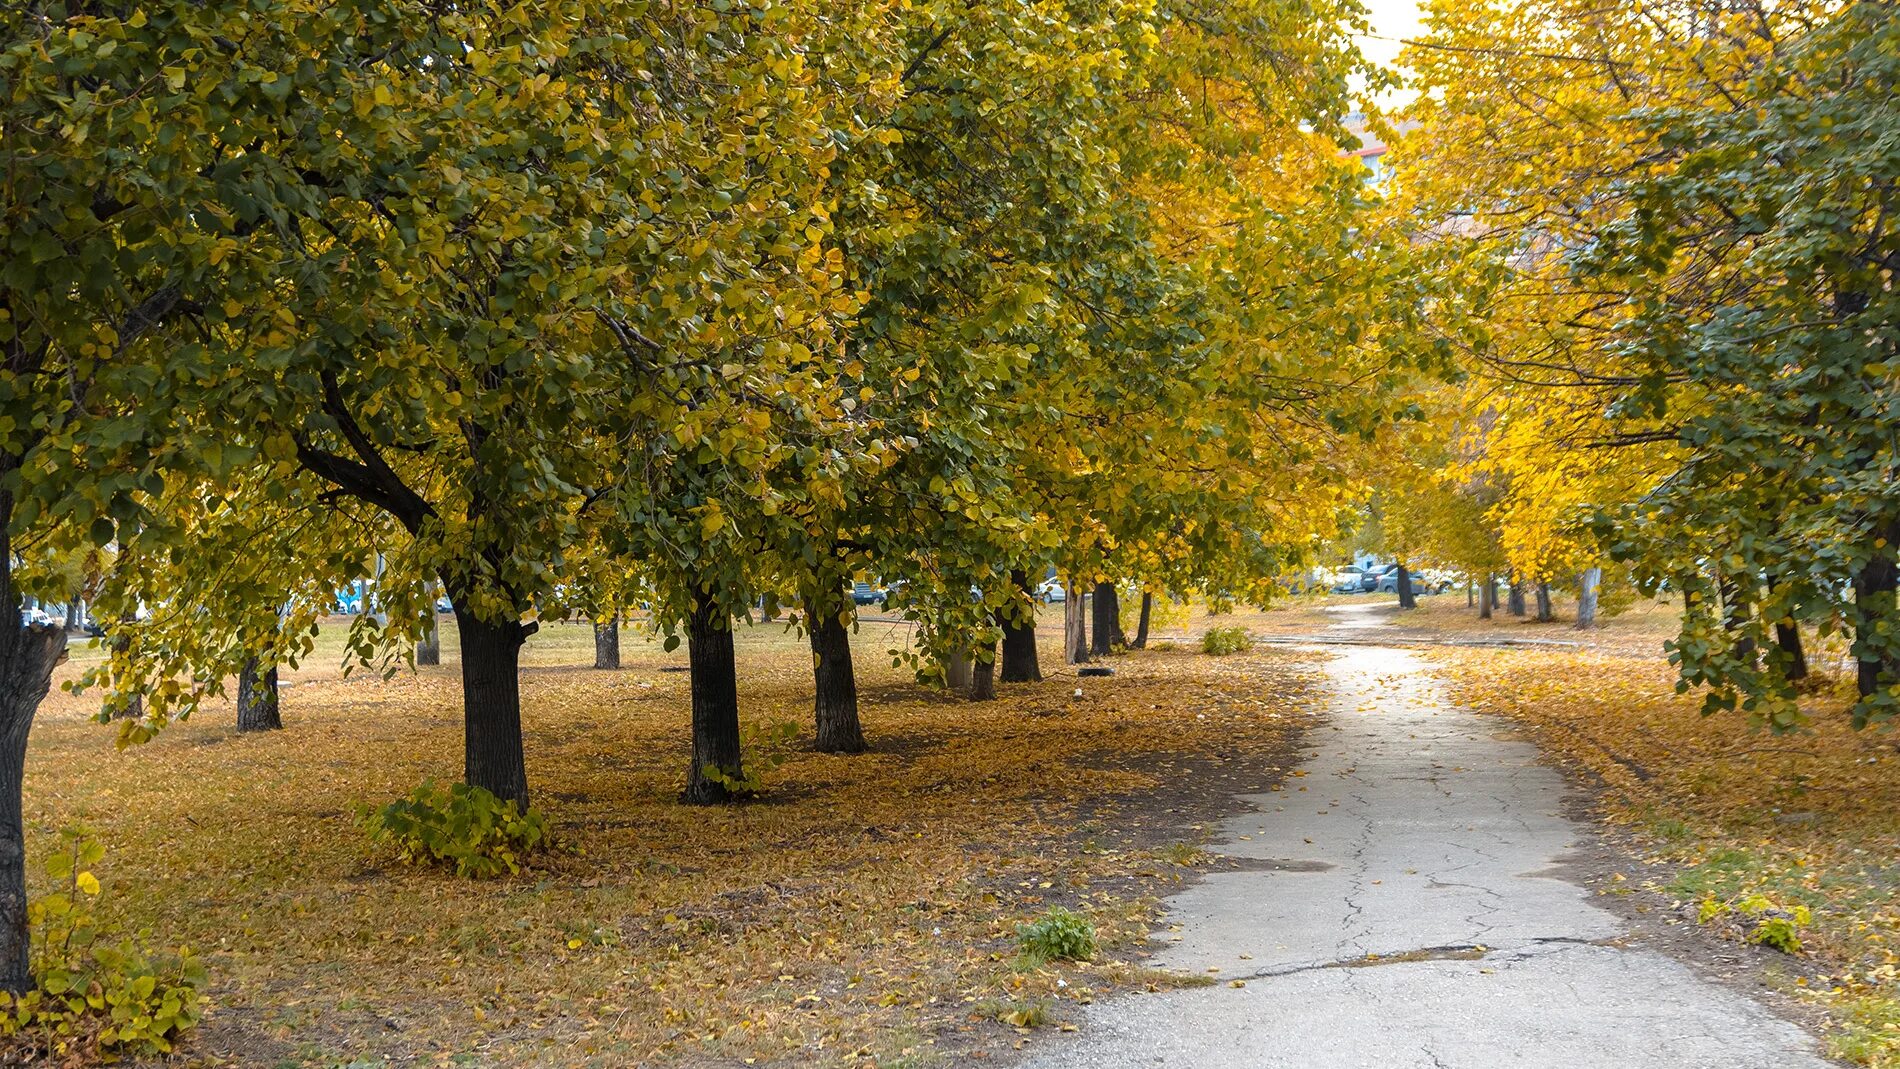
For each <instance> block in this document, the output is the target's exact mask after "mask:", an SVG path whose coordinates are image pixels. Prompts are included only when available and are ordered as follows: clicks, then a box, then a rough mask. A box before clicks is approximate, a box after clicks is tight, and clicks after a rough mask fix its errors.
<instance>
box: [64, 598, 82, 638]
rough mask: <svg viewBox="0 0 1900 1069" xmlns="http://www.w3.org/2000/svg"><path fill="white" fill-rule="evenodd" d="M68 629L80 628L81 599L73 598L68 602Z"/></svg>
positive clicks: (75, 629)
mask: <svg viewBox="0 0 1900 1069" xmlns="http://www.w3.org/2000/svg"><path fill="white" fill-rule="evenodd" d="M66 630H68V631H77V630H79V599H78V598H71V599H68V600H67V602H66Z"/></svg>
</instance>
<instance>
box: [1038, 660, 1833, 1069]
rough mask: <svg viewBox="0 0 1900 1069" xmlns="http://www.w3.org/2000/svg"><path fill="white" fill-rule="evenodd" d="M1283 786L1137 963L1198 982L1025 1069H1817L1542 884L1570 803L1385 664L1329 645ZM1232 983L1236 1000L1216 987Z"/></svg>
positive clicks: (1587, 909) (1410, 677) (1485, 724)
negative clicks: (1321, 695)
mask: <svg viewBox="0 0 1900 1069" xmlns="http://www.w3.org/2000/svg"><path fill="white" fill-rule="evenodd" d="M1333 652H1334V653H1335V656H1334V658H1333V659H1332V661H1331V662H1330V663H1329V665H1328V669H1327V670H1328V673H1329V678H1330V679H1331V681H1332V684H1331V689H1332V692H1333V694H1334V696H1335V700H1334V704H1333V707H1332V710H1331V715H1330V718H1329V719H1327V720H1325V721H1322V722H1321V723H1319V724H1318V725H1316V726H1315V727H1314V729H1313V730H1312V732H1311V734H1309V736H1308V740H1307V741H1308V745H1307V747H1306V749H1307V750H1309V751H1312V756H1310V757H1309V758H1308V759H1307V760H1306V761H1305V763H1304V764H1302V765H1301V766H1300V767H1299V769H1298V770H1296V772H1295V773H1294V774H1293V775H1291V776H1289V777H1287V779H1286V780H1285V784H1284V789H1282V790H1280V791H1275V792H1271V793H1266V794H1253V795H1243V796H1242V800H1243V801H1245V802H1247V803H1250V804H1251V805H1252V806H1253V807H1254V811H1251V812H1246V813H1242V814H1240V815H1238V816H1235V817H1232V818H1230V819H1228V820H1227V821H1225V822H1223V823H1222V824H1221V825H1220V827H1219V828H1218V829H1216V830H1215V832H1214V834H1213V840H1212V842H1211V843H1210V844H1209V849H1211V850H1214V851H1216V852H1218V853H1222V854H1227V855H1230V856H1232V857H1235V858H1238V859H1243V860H1245V861H1247V862H1250V864H1247V865H1246V866H1245V867H1244V868H1243V869H1241V870H1239V871H1225V872H1217V873H1213V874H1210V875H1208V876H1207V877H1206V878H1205V879H1203V880H1202V881H1201V882H1200V883H1198V884H1196V885H1195V886H1193V887H1191V888H1189V889H1187V890H1186V891H1184V892H1183V893H1181V894H1179V895H1177V896H1175V897H1173V898H1171V899H1169V900H1168V903H1167V905H1168V917H1167V919H1168V922H1169V927H1168V929H1167V930H1165V931H1162V932H1159V933H1157V935H1156V938H1157V940H1158V941H1159V942H1160V944H1161V946H1162V948H1163V949H1162V950H1161V951H1160V952H1159V953H1157V954H1156V956H1155V958H1154V959H1153V962H1152V963H1153V964H1155V965H1157V966H1160V967H1162V968H1168V969H1173V970H1178V971H1182V972H1189V973H1196V974H1201V975H1206V976H1210V977H1212V978H1213V979H1214V980H1215V981H1216V983H1215V985H1214V986H1211V987H1202V988H1188V989H1179V990H1173V991H1164V992H1160V993H1157V994H1147V995H1132V996H1127V997H1123V998H1118V999H1113V1000H1110V1001H1107V1002H1104V1003H1099V1004H1097V1005H1094V1006H1090V1007H1087V1008H1086V1009H1085V1012H1084V1016H1083V1019H1082V1021H1081V1022H1080V1023H1081V1024H1082V1028H1081V1031H1080V1032H1079V1033H1078V1034H1077V1035H1076V1036H1074V1037H1070V1038H1066V1039H1065V1040H1064V1041H1063V1042H1062V1043H1061V1044H1060V1045H1054V1046H1052V1047H1050V1048H1047V1049H1045V1050H1044V1051H1043V1052H1042V1053H1040V1054H1039V1055H1037V1056H1036V1057H1034V1058H1032V1059H1030V1060H1029V1061H1028V1062H1027V1063H1026V1066H1027V1067H1028V1069H1120V1067H1134V1066H1142V1067H1153V1066H1194V1067H1197V1069H1230V1067H1231V1069H1267V1067H1275V1066H1288V1067H1293V1066H1297V1067H1300V1069H1346V1067H1355V1069H1356V1067H1375V1066H1376V1067H1378V1069H1406V1067H1412V1066H1418V1067H1422V1069H1489V1067H1495V1066H1550V1067H1552V1069H1598V1067H1601V1069H1635V1067H1642V1069H1703V1067H1706V1069H1825V1067H1827V1066H1830V1065H1833V1064H1834V1063H1832V1062H1829V1061H1827V1060H1826V1059H1824V1058H1823V1057H1822V1056H1821V1055H1820V1053H1819V1050H1818V1045H1817V1044H1816V1043H1815V1041H1814V1040H1813V1038H1812V1037H1810V1036H1809V1035H1808V1034H1807V1033H1806V1032H1804V1031H1802V1030H1801V1029H1800V1028H1798V1027H1796V1026H1795V1025H1793V1024H1791V1023H1789V1022H1787V1021H1784V1020H1782V1019H1780V1018H1778V1017H1776V1016H1774V1015H1773V1014H1772V1013H1770V1012H1769V1011H1768V1010H1767V1009H1765V1008H1764V1007H1762V1006H1761V1005H1759V1004H1757V1003H1755V1002H1753V1001H1751V1000H1749V999H1748V998H1746V997H1745V996H1743V995H1741V994H1739V993H1737V992H1735V991H1733V990H1731V989H1729V988H1726V987H1723V986H1721V985H1719V984H1717V983H1714V982H1712V981H1709V980H1706V979H1703V978H1701V977H1699V976H1697V975H1696V974H1695V973H1694V972H1692V971H1691V970H1690V969H1689V968H1688V967H1686V966H1685V965H1683V964H1682V963H1680V962H1678V961H1676V960H1675V959H1673V958H1670V957H1667V956H1665V955H1663V954H1661V953H1658V952H1656V951H1654V950H1649V949H1644V948H1642V947H1635V946H1625V945H1622V943H1621V942H1620V939H1619V937H1620V936H1621V935H1622V934H1623V930H1622V924H1621V922H1620V921H1619V920H1618V918H1616V917H1615V916H1613V915H1612V914H1610V913H1609V912H1607V911H1605V910H1603V909H1601V908H1599V907H1597V906H1596V905H1594V904H1593V903H1592V902H1591V895H1590V893H1589V892H1588V891H1586V890H1585V889H1584V888H1582V887H1580V886H1577V885H1576V884H1573V883H1570V882H1567V881H1566V880H1564V879H1563V878H1561V876H1560V875H1559V874H1558V872H1557V869H1556V866H1557V865H1558V863H1559V862H1560V861H1561V859H1562V857H1563V855H1564V853H1565V852H1566V850H1567V849H1569V848H1570V847H1571V845H1572V844H1573V843H1574V841H1575V840H1576V838H1577V837H1578V835H1579V833H1580V829H1578V828H1577V827H1576V826H1575V825H1574V824H1572V823H1571V822H1570V821H1569V820H1568V819H1567V818H1565V817H1564V815H1563V802H1564V799H1565V793H1566V790H1567V788H1566V786H1565V784H1564V781H1563V779H1562V778H1561V777H1560V776H1559V775H1558V774H1557V773H1556V772H1555V771H1553V770H1551V769H1549V768H1546V767H1544V766H1542V765H1540V764H1539V763H1538V760H1537V750H1536V748H1535V747H1534V746H1532V745H1531V744H1529V743H1528V742H1524V741H1520V740H1517V739H1515V738H1513V737H1512V735H1511V732H1510V731H1509V726H1508V724H1507V723H1506V722H1504V721H1501V720H1492V719H1486V718H1482V717H1479V716H1478V715H1477V714H1475V713H1471V712H1469V711H1466V710H1462V709H1458V708H1456V707H1454V706H1452V705H1449V704H1447V703H1446V702H1445V701H1444V699H1443V696H1442V694H1441V690H1440V687H1439V684H1438V683H1437V681H1436V680H1435V678H1434V677H1433V676H1432V675H1431V672H1430V669H1429V667H1428V666H1427V665H1426V663H1425V662H1424V661H1422V660H1421V659H1419V658H1418V657H1417V656H1415V655H1413V654H1411V653H1408V652H1406V651H1403V650H1399V649H1392V648H1380V647H1354V648H1347V649H1343V650H1335V651H1333ZM1233 981H1242V982H1243V986H1240V987H1235V986H1232V982H1233Z"/></svg>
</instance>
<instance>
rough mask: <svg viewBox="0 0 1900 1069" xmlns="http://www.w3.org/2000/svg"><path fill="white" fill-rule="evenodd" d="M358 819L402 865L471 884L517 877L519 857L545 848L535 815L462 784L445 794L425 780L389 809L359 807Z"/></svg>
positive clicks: (544, 828) (542, 822)
mask: <svg viewBox="0 0 1900 1069" xmlns="http://www.w3.org/2000/svg"><path fill="white" fill-rule="evenodd" d="M356 815H357V820H358V822H359V823H361V825H362V827H363V831H364V832H365V833H366V834H367V835H368V836H369V837H370V839H371V840H372V841H374V842H378V843H391V844H393V845H394V846H395V847H396V852H397V854H398V855H399V856H400V857H401V858H402V859H403V860H404V861H412V862H413V861H424V862H429V863H432V864H439V865H444V866H448V867H451V868H453V869H454V870H455V874H456V875H457V876H462V877H466V878H469V879H489V878H492V877H495V876H501V875H505V874H511V873H516V872H520V871H521V859H522V857H523V855H526V854H529V853H532V852H534V851H535V850H539V849H542V848H544V847H546V846H547V845H548V825H547V820H546V819H545V818H544V817H542V815H541V813H540V812H539V811H538V810H535V809H533V808H530V809H529V810H528V811H527V812H526V813H522V812H520V811H519V810H518V809H517V808H516V807H515V803H514V802H512V801H508V802H504V801H502V800H501V799H499V798H497V797H495V796H494V795H493V794H490V793H489V792H488V791H486V790H483V789H482V788H480V787H471V786H469V785H468V784H466V783H457V784H453V785H451V786H450V787H448V788H447V789H446V790H445V789H443V788H440V787H437V786H436V785H435V781H434V780H429V781H426V782H424V783H423V784H422V786H420V787H417V788H416V789H415V790H413V791H411V792H410V793H409V796H408V797H407V798H399V799H397V800H396V801H393V802H391V803H389V804H388V805H385V806H381V807H374V806H369V805H362V806H358V807H357V814H356Z"/></svg>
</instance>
